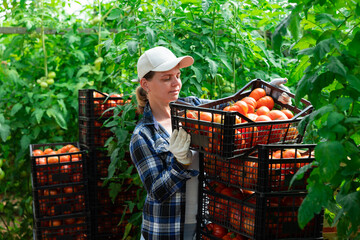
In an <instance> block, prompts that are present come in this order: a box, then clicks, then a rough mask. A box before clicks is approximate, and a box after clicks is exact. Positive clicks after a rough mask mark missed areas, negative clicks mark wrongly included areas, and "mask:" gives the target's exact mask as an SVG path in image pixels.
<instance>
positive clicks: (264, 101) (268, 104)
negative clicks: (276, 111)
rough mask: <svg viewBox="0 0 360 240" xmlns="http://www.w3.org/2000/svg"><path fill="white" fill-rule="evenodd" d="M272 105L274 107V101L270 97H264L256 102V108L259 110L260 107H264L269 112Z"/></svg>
mask: <svg viewBox="0 0 360 240" xmlns="http://www.w3.org/2000/svg"><path fill="white" fill-rule="evenodd" d="M274 105H275V103H274V99H273V98H272V97H270V96H264V97H262V98H260V99H259V100H257V101H256V107H257V108H260V107H261V106H266V107H268V108H269V109H270V110H272V109H273V108H274Z"/></svg>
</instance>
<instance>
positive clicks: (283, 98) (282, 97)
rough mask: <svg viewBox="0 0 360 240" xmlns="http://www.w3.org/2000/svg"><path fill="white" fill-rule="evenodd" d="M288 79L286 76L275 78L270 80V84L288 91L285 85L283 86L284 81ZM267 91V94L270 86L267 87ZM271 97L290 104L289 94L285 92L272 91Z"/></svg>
mask: <svg viewBox="0 0 360 240" xmlns="http://www.w3.org/2000/svg"><path fill="white" fill-rule="evenodd" d="M287 81H288V79H287V78H275V79H273V80H271V82H270V85H272V86H274V87H277V88H280V89H282V90H284V91H287V92H290V89H289V88H288V87H286V86H284V84H285V83H287ZM266 90H267V93H268V94H269V92H270V88H267V89H266ZM272 97H274V98H276V99H277V100H278V101H279V102H281V103H283V104H288V105H291V97H290V96H289V95H287V94H286V93H282V94H280V93H278V92H276V93H275V92H273V94H272Z"/></svg>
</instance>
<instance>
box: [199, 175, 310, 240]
mask: <svg viewBox="0 0 360 240" xmlns="http://www.w3.org/2000/svg"><path fill="white" fill-rule="evenodd" d="M206 189H207V192H206V193H207V201H205V202H206V204H205V208H207V211H208V214H209V216H210V217H209V220H210V221H211V220H213V221H215V222H221V223H222V224H221V225H224V226H225V227H223V226H221V225H218V224H215V223H212V225H210V226H209V227H208V226H207V228H208V229H207V230H206V232H210V233H212V235H214V236H216V237H219V238H221V237H223V236H225V234H228V230H227V229H228V228H232V229H235V230H236V231H237V232H240V233H244V235H247V236H254V233H255V230H256V229H255V228H256V223H255V216H256V211H264V216H265V218H264V223H262V224H264V226H265V228H266V229H265V230H264V231H265V232H266V233H267V234H269V237H270V236H277V237H281V238H283V237H288V236H289V234H291V233H287V232H286V230H285V229H283V228H284V227H286V226H292V225H294V226H297V225H296V224H297V209H298V208H299V207H300V205H301V203H302V201H303V199H304V196H303V195H299V196H296V195H295V196H291V195H289V196H287V195H284V196H271V197H265V198H266V200H264V201H265V202H266V205H265V208H264V209H261V208H258V207H257V205H256V203H257V198H264V197H260V195H256V194H255V192H254V191H249V190H246V189H242V188H237V187H229V186H226V185H225V184H223V183H221V182H217V181H212V182H210V183H209V185H207V187H206ZM214 193H216V194H214ZM259 200H260V201H263V199H259ZM208 225H209V224H208ZM298 230H299V231H301V230H300V229H298ZM287 234H288V235H287ZM232 236H233V237H239V236H240V235H232ZM239 239H247V238H245V237H244V236H240V238H239Z"/></svg>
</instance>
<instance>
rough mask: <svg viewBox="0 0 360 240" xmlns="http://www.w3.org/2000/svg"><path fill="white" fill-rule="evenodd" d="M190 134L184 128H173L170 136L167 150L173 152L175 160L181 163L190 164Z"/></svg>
mask: <svg viewBox="0 0 360 240" xmlns="http://www.w3.org/2000/svg"><path fill="white" fill-rule="evenodd" d="M190 141H191V135H190V134H188V133H187V132H186V131H185V130H184V129H182V128H180V130H179V131H178V130H177V129H175V130H174V131H173V133H172V135H171V137H170V145H169V151H170V152H172V154H174V156H175V158H176V160H177V161H178V162H180V163H181V164H183V165H190V164H191V160H192V154H191V151H190Z"/></svg>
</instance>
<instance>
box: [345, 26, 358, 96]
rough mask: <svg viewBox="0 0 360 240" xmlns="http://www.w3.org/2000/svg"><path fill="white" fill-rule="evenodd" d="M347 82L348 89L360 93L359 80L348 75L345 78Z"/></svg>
mask: <svg viewBox="0 0 360 240" xmlns="http://www.w3.org/2000/svg"><path fill="white" fill-rule="evenodd" d="M359 32H360V31H359ZM347 81H348V82H349V84H350V87H352V88H353V89H355V90H356V91H358V92H360V79H359V78H357V77H356V76H354V75H348V76H347Z"/></svg>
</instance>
